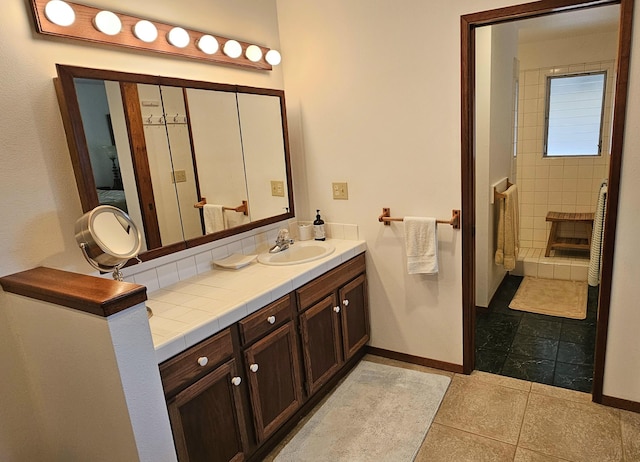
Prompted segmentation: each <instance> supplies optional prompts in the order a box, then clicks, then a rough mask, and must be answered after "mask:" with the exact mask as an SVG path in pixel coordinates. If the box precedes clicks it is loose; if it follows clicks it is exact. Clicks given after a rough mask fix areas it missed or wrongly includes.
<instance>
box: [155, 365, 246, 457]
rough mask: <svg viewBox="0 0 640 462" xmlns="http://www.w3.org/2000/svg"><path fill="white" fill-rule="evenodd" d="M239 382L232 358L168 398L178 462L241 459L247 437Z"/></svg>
mask: <svg viewBox="0 0 640 462" xmlns="http://www.w3.org/2000/svg"><path fill="white" fill-rule="evenodd" d="M240 382H241V379H240V377H239V376H238V374H237V369H236V364H235V361H234V360H233V359H232V360H230V361H229V362H226V363H224V364H222V365H221V366H220V367H218V368H217V369H215V370H214V371H212V372H211V373H209V374H207V375H205V376H204V377H203V378H201V379H200V380H198V381H197V382H195V383H194V384H193V385H191V386H190V387H188V388H186V389H185V390H183V391H182V392H180V393H178V394H177V395H176V396H175V398H174V399H173V400H171V401H169V403H168V408H169V416H170V418H171V427H172V429H173V438H174V440H175V443H176V449H177V450H178V459H179V460H180V462H185V461H189V462H199V461H203V462H205V461H206V462H214V461H215V462H217V461H221V462H222V461H225V462H226V461H234V462H239V461H243V460H245V457H244V450H245V448H246V441H247V437H246V427H245V422H244V417H243V415H244V414H243V412H242V411H243V409H242V400H241V397H240V391H239V386H238V385H239V384H240Z"/></svg>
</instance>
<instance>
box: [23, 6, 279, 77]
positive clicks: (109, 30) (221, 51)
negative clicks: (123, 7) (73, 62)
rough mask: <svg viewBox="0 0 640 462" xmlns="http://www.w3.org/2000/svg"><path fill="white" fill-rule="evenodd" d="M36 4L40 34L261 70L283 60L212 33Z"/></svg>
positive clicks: (268, 51)
mask: <svg viewBox="0 0 640 462" xmlns="http://www.w3.org/2000/svg"><path fill="white" fill-rule="evenodd" d="M30 1H31V8H32V11H33V15H34V19H35V23H36V30H37V32H39V33H41V34H44V35H52V36H57V37H65V38H71V39H77V40H84V41H87V42H93V43H103V44H107V45H115V46H121V47H126V48H132V49H137V50H145V51H152V52H156V53H164V54H168V55H174V56H181V57H186V58H191V59H198V60H201V61H209V62H213V63H217V64H228V65H232V66H241V67H245V68H250V69H258V70H268V71H270V70H272V69H273V67H272V66H275V65H277V64H279V62H280V53H279V52H278V51H276V50H271V49H269V48H266V47H261V46H258V45H254V44H251V43H247V42H243V41H239V40H234V39H230V38H227V37H221V36H219V35H214V34H210V33H207V32H201V31H197V30H193V29H186V28H182V27H176V26H175V25H171V24H165V23H161V22H158V21H150V20H147V19H144V18H138V17H135V16H129V15H126V14H123V13H118V12H114V11H106V10H103V9H100V8H94V7H91V6H86V5H81V4H79V3H74V2H67V1H63V0H30ZM60 10H61V11H63V12H66V13H65V14H66V16H64V17H63V19H56V16H55V15H54V13H52V12H55V11H60ZM70 18H73V19H70ZM274 56H275V57H277V59H275V60H274V59H272V58H273V57H274Z"/></svg>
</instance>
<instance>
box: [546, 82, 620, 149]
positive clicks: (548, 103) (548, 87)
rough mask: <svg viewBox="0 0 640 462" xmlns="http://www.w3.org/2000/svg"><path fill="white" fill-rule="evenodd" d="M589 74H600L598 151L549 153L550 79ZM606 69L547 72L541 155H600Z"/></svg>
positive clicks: (605, 95) (605, 93) (603, 121)
mask: <svg viewBox="0 0 640 462" xmlns="http://www.w3.org/2000/svg"><path fill="white" fill-rule="evenodd" d="M589 75H602V76H603V81H602V100H601V103H600V127H599V129H598V152H596V153H595V154H551V155H550V154H549V152H548V151H549V111H550V109H551V81H552V80H553V79H565V78H572V77H585V76H589ZM608 77H609V76H608V71H607V69H603V70H594V71H586V72H572V73H564V74H549V75H547V76H546V82H545V110H544V138H543V145H542V156H543V158H547V159H567V158H579V157H590V158H592V157H600V156H602V152H603V151H602V148H603V141H602V138H603V130H604V124H605V120H604V119H605V109H606V107H605V105H606V98H607V79H608Z"/></svg>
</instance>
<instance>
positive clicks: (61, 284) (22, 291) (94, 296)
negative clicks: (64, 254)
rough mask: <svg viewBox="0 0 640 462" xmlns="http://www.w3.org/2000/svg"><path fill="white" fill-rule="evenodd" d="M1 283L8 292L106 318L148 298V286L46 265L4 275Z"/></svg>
mask: <svg viewBox="0 0 640 462" xmlns="http://www.w3.org/2000/svg"><path fill="white" fill-rule="evenodd" d="M0 285H1V286H2V288H3V289H4V291H5V292H9V293H13V294H17V295H23V296H25V297H30V298H33V299H36V300H42V301H45V302H49V303H54V304H56V305H60V306H64V307H67V308H72V309H75V310H79V311H84V312H86V313H91V314H95V315H98V316H102V317H105V318H106V317H108V316H111V315H112V314H115V313H118V312H120V311H123V310H126V309H127V308H130V307H132V306H135V305H137V304H139V303H142V302H144V301H145V300H146V299H147V288H146V287H145V286H141V285H138V284H132V283H129V282H119V281H114V280H112V279H105V278H99V277H95V276H88V275H86V274H78V273H71V272H69V271H63V270H58V269H53V268H45V267H38V268H33V269H30V270H27V271H22V272H20V273H15V274H11V275H9V276H4V277H2V278H0Z"/></svg>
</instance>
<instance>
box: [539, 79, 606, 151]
mask: <svg viewBox="0 0 640 462" xmlns="http://www.w3.org/2000/svg"><path fill="white" fill-rule="evenodd" d="M606 79H607V73H606V72H593V73H588V74H572V75H562V76H549V77H547V107H546V114H545V143H544V155H545V156H547V157H561V156H597V155H600V152H601V149H602V119H603V117H602V114H603V112H604V95H605V93H604V90H605V82H606Z"/></svg>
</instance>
